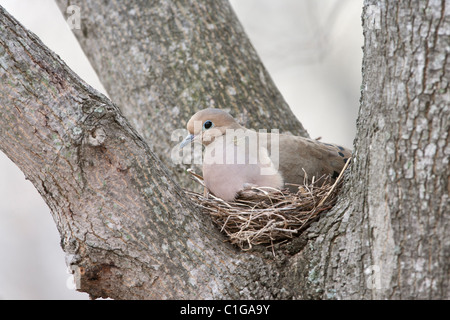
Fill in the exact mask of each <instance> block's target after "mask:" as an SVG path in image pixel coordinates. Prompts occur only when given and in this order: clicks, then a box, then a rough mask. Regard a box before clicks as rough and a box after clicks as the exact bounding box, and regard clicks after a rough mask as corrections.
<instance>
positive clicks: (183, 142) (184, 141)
mask: <svg viewBox="0 0 450 320" xmlns="http://www.w3.org/2000/svg"><path fill="white" fill-rule="evenodd" d="M194 138H195V136H194V135H193V134H190V135H188V136H187V137H186V138H184V140H183V141H182V142H181V144H180V149H182V148H184V147H185V146H186V145H187V144H189V143H191V142H192V141H193V140H194Z"/></svg>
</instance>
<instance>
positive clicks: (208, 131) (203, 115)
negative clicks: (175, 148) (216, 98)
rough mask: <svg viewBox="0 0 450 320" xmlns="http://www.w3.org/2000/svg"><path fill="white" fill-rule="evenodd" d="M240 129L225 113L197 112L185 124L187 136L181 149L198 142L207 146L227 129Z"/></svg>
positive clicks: (216, 111)
mask: <svg viewBox="0 0 450 320" xmlns="http://www.w3.org/2000/svg"><path fill="white" fill-rule="evenodd" d="M240 128H242V127H241V126H240V125H239V124H238V123H237V122H236V120H234V118H233V117H232V116H231V115H230V114H229V113H228V112H226V111H223V110H220V109H215V108H208V109H203V110H200V111H198V112H197V113H196V114H194V115H193V116H192V117H191V119H190V120H189V122H188V123H187V130H188V131H189V135H188V136H187V137H186V138H185V139H184V140H183V142H182V143H181V144H180V148H183V147H184V146H186V145H187V144H189V143H191V142H195V141H198V142H200V143H202V144H203V145H205V146H207V145H208V144H210V143H211V142H213V141H214V139H215V138H217V137H220V136H222V135H224V134H225V133H226V130H228V129H240Z"/></svg>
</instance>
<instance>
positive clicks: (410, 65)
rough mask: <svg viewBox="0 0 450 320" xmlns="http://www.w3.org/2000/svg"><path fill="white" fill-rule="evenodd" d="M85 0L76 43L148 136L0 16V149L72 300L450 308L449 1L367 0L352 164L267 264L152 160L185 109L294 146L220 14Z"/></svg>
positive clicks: (251, 61)
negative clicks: (39, 215) (241, 118)
mask: <svg viewBox="0 0 450 320" xmlns="http://www.w3.org/2000/svg"><path fill="white" fill-rule="evenodd" d="M62 2H64V4H67V1H60V3H62ZM92 3H94V1H92V2H91V1H85V2H83V5H82V7H81V16H82V18H83V19H82V29H81V32H82V34H83V35H80V36H79V38H80V41H81V44H82V46H83V47H84V50H85V51H86V52H87V53H88V57H89V58H90V59H91V62H92V63H93V65H94V67H95V68H96V69H97V72H99V75H100V78H101V79H102V81H103V83H104V84H105V87H106V89H107V91H108V92H109V94H110V96H111V97H112V98H113V101H115V102H116V101H117V104H118V105H119V106H120V108H121V109H122V110H123V112H124V114H125V115H126V119H128V121H130V123H132V124H133V126H135V127H136V128H137V131H138V132H139V133H140V134H141V136H143V137H145V141H144V140H143V139H142V138H141V136H140V135H139V133H138V132H136V131H135V130H134V129H133V128H132V126H131V125H130V124H129V122H128V121H127V120H126V119H125V117H123V116H122V114H121V112H120V111H119V109H118V108H116V106H115V105H114V104H112V102H111V101H109V100H108V99H107V98H106V97H104V96H102V95H101V94H99V93H97V92H95V91H94V90H93V89H92V88H90V87H89V86H87V85H86V84H84V83H83V81H81V80H80V79H79V78H78V77H77V76H76V75H75V74H74V73H73V72H71V71H70V70H69V69H68V68H67V66H65V64H64V63H63V62H62V61H61V60H60V59H59V58H58V57H57V56H55V55H54V54H52V53H51V52H49V50H48V49H46V48H45V46H44V45H43V44H42V43H41V42H40V41H39V40H38V39H37V38H36V37H35V36H34V35H32V34H31V33H30V32H28V31H26V30H24V28H23V27H21V26H20V25H19V24H18V23H17V22H16V21H15V20H14V18H12V17H11V16H9V15H8V14H7V13H6V12H5V11H4V10H3V9H1V10H0V77H1V83H0V149H1V150H2V151H3V152H5V153H6V154H7V155H8V156H9V157H10V158H11V159H12V160H13V161H14V162H15V163H16V164H17V165H18V166H19V167H20V168H21V170H22V171H23V172H24V173H25V175H26V176H27V178H28V179H30V180H31V181H32V182H33V184H34V185H35V187H36V188H37V189H38V190H39V192H40V193H41V195H42V196H43V198H44V199H45V201H46V202H47V204H48V205H49V207H50V208H51V210H52V214H53V217H54V219H55V222H56V224H57V226H58V229H59V231H60V233H61V238H62V241H61V243H62V246H63V249H64V251H65V252H66V253H67V256H68V262H69V264H70V265H71V267H72V269H73V271H74V273H75V275H76V279H77V288H78V289H79V290H81V291H85V292H88V293H89V294H90V295H92V296H93V297H98V296H103V297H112V298H120V299H133V298H134V299H139V298H161V299H164V298H184V299H186V298H198V299H206V298H266V299H267V298H315V299H373V298H395V299H397V298H399V299H407V298H422V299H427V298H428V299H449V298H450V293H449V265H450V259H449V255H450V241H449V238H448V237H446V235H447V234H448V232H449V212H448V204H449V197H448V195H449V188H450V187H449V178H448V159H449V154H450V148H449V145H448V132H449V118H450V111H449V104H450V98H449V93H448V76H446V75H447V74H449V65H448V63H447V57H448V54H449V43H450V40H449V38H450V31H449V30H450V21H449V14H448V10H449V8H448V7H447V8H446V7H445V1H429V2H428V3H427V5H426V6H425V5H424V2H422V1H410V2H404V1H398V2H393V1H390V2H388V1H369V0H366V1H365V4H364V10H363V26H364V35H365V44H364V61H363V85H362V87H361V88H362V97H361V110H360V114H359V119H358V123H357V126H358V135H357V138H356V140H355V151H354V158H353V163H352V165H351V167H350V170H349V173H348V175H347V177H346V180H345V185H344V188H343V190H342V191H341V195H340V198H339V200H338V203H337V205H336V206H335V208H334V209H333V210H332V211H330V212H328V213H327V214H326V215H325V216H323V217H322V218H321V219H320V220H319V221H318V222H316V223H314V224H313V225H312V226H311V227H310V228H309V229H308V230H307V231H306V232H304V233H303V235H302V236H300V237H299V238H296V239H295V240H293V241H292V242H290V243H288V244H286V245H284V246H281V247H279V248H278V250H277V251H276V257H275V258H274V257H273V256H272V253H271V252H268V251H266V250H265V249H264V248H257V249H256V250H255V251H253V252H245V253H243V252H239V251H238V250H237V249H235V248H233V247H231V246H230V245H228V244H226V243H223V241H222V240H223V236H222V235H221V234H219V233H218V231H217V230H216V229H215V228H214V227H213V226H212V224H211V223H210V221H209V219H208V218H207V217H204V216H203V215H202V214H201V213H200V212H198V210H197V209H196V208H194V206H193V205H192V204H191V203H190V202H189V200H187V199H186V197H185V195H184V193H183V192H182V190H180V188H179V187H178V186H177V183H178V179H181V180H183V178H180V175H177V174H176V170H170V171H169V170H167V168H166V166H165V165H164V160H163V161H162V162H160V161H159V160H158V157H167V148H168V147H169V146H170V148H171V146H173V144H174V142H172V141H170V139H168V138H167V136H168V133H169V132H170V130H173V129H175V128H179V127H183V126H184V122H185V121H186V120H187V119H188V117H189V115H190V114H191V113H192V111H193V110H195V109H197V105H196V101H198V102H200V104H201V106H200V107H204V106H210V105H211V101H213V100H214V101H215V106H217V107H230V108H231V109H232V110H233V111H234V112H235V114H238V115H243V114H246V113H247V112H248V113H247V114H248V121H249V123H250V124H251V125H252V126H254V127H256V128H258V127H269V128H272V127H275V128H277V127H278V128H279V126H282V125H285V127H282V128H283V129H286V130H289V131H292V132H293V133H303V134H304V131H303V130H302V128H301V125H299V124H298V122H296V121H292V120H290V119H285V118H293V117H291V116H290V113H289V116H283V112H285V108H286V105H285V103H284V102H283V100H282V98H281V97H279V93H277V90H276V89H275V88H274V86H273V83H272V82H271V81H270V77H268V76H267V74H266V72H265V71H264V69H263V68H262V67H261V64H260V62H258V58H257V56H256V54H255V53H254V51H253V49H252V48H251V46H250V44H249V43H248V40H246V38H245V35H244V33H243V31H242V30H241V29H240V26H239V24H238V22H237V20H236V18H235V17H234V15H233V13H232V11H231V9H230V8H229V6H228V5H227V4H226V3H222V2H220V3H219V2H208V5H204V6H202V5H199V4H198V3H197V2H192V3H191V2H187V1H179V2H178V1H177V2H174V3H173V2H171V1H159V2H157V4H154V5H153V6H149V7H148V6H138V5H135V7H133V8H129V7H126V5H125V4H114V5H115V6H117V7H114V8H113V7H108V6H113V4H111V3H109V4H105V3H103V4H102V6H100V5H98V4H97V6H95V5H93V4H92ZM219 4H220V5H219ZM103 6H104V7H103ZM209 6H211V7H209ZM63 9H64V11H65V8H64V7H63ZM108 10H109V11H108ZM83 12H84V13H83ZM106 12H108V13H106ZM158 13H159V14H158ZM130 16H131V17H132V18H131V17H130ZM100 35H101V36H100ZM103 37H104V38H103ZM83 39H84V40H83ZM102 39H105V40H104V41H103V40H102ZM122 39H123V40H122ZM119 40H120V41H122V42H120V41H119ZM218 44H220V45H221V47H220V46H218ZM171 48H172V49H171ZM186 48H188V49H186ZM214 48H218V50H217V51H215V50H214ZM236 48H237V49H236ZM97 50H98V51H97ZM148 52H150V54H148ZM208 52H209V53H208ZM147 56H148V57H149V58H147V59H146V57H147ZM101 57H103V59H101ZM181 61H182V62H181ZM208 61H209V62H208ZM127 62H128V64H127ZM197 68H198V70H197ZM261 68H262V69H261ZM125 70H126V72H125ZM215 70H217V72H215ZM246 77H248V79H247V80H246V81H244V80H243V79H246ZM233 79H234V80H233ZM186 88H187V89H186ZM233 89H234V90H233ZM112 93H113V94H112ZM225 104H226V106H225ZM280 106H282V108H283V109H282V110H283V111H282V112H278V111H277V110H279V109H278V107H280ZM259 107H261V108H263V109H261V112H260V113H259V114H258V112H257V110H259ZM162 111H164V112H162ZM145 115H149V116H148V117H146V116H145ZM144 118H145V119H144ZM147 121H148V122H147ZM272 121H273V122H272ZM285 121H288V122H289V123H291V125H288V124H287V123H285ZM180 123H183V125H181V126H179V124H180ZM156 129H158V130H156ZM283 131H284V130H283ZM164 139H165V140H164ZM160 140H161V142H160ZM154 141H158V143H155V142H154ZM152 142H153V144H152ZM148 144H151V145H152V148H149V147H148ZM164 148H166V149H164ZM151 149H153V150H155V153H156V155H155V154H154V153H153V152H152V151H151ZM167 161H168V158H166V159H165V162H167Z"/></svg>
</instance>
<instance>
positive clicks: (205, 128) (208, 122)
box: [203, 120, 214, 130]
mask: <svg viewBox="0 0 450 320" xmlns="http://www.w3.org/2000/svg"><path fill="white" fill-rule="evenodd" d="M213 125H214V124H213V123H212V121H211V120H206V121H205V123H203V129H204V130H208V129H209V128H212V126H213Z"/></svg>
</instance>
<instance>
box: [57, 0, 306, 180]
mask: <svg viewBox="0 0 450 320" xmlns="http://www.w3.org/2000/svg"><path fill="white" fill-rule="evenodd" d="M56 2H57V3H58V5H59V6H60V8H61V11H62V12H63V13H66V14H67V9H66V8H67V6H68V5H76V6H78V7H79V8H80V17H81V28H80V29H79V30H77V29H74V30H73V31H74V33H75V35H76V36H77V38H78V40H79V42H80V45H81V47H82V48H83V50H84V52H85V53H86V55H87V57H88V58H89V60H90V62H91V64H92V66H93V67H94V69H95V70H96V72H97V74H98V76H99V78H100V80H101V81H102V84H103V85H104V87H105V89H106V90H107V92H108V95H109V96H110V97H111V99H112V101H114V103H115V104H116V105H117V106H118V107H119V108H120V109H121V110H122V112H123V113H124V115H125V117H126V118H127V119H130V122H131V123H132V124H133V126H134V128H136V130H137V131H138V132H139V133H140V134H141V135H142V137H143V138H144V139H145V141H146V142H147V143H148V145H149V146H150V148H151V149H152V150H154V152H155V154H156V155H157V156H158V157H159V158H160V159H161V161H162V162H163V163H164V164H165V165H166V166H167V167H168V169H169V171H170V172H171V173H172V174H173V175H174V177H175V179H176V180H177V182H178V183H179V184H180V185H181V186H183V187H187V186H189V187H191V188H192V181H191V180H190V178H189V175H188V174H186V165H175V164H174V163H173V161H172V160H171V153H170V152H168V150H171V149H172V148H173V147H174V146H175V145H176V142H174V141H172V140H171V138H172V133H173V131H174V130H175V129H185V127H186V123H187V120H189V118H190V116H191V115H192V114H194V113H195V112H196V111H198V110H200V109H203V108H206V107H216V108H225V109H229V110H230V111H231V112H232V114H233V115H234V116H235V117H237V118H238V119H239V120H240V121H241V122H242V124H244V125H245V126H246V127H249V128H255V129H261V128H266V129H271V128H277V129H281V130H282V131H285V132H291V133H293V134H299V135H304V136H306V135H307V133H306V131H305V130H304V129H303V127H302V125H301V124H300V122H299V121H298V120H297V119H296V117H295V116H294V115H293V113H292V111H291V110H290V109H289V106H288V105H287V104H286V102H285V101H284V99H283V97H282V96H281V94H280V93H279V91H278V89H277V88H276V87H275V85H274V84H273V82H272V79H271V77H270V76H269V74H268V73H267V71H266V69H265V68H264V66H263V65H262V63H261V61H260V59H259V57H258V55H257V53H256V51H255V50H254V48H253V47H252V45H251V44H250V41H249V40H248V38H247V36H246V34H245V32H244V30H243V28H242V26H241V25H240V23H239V21H238V19H237V18H236V16H235V14H234V12H233V10H232V8H231V6H230V4H229V3H228V1H227V0H214V1H191V0H182V1H171V0H154V1H146V0H145V1H144V0H139V1H132V2H131V1H128V2H127V1H103V2H102V1H90V0H83V1H71V0H69V1H67V0H57V1H56ZM70 15H71V12H69V14H67V16H70ZM274 126H275V127H274Z"/></svg>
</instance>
